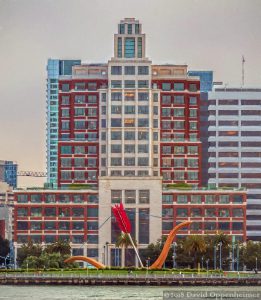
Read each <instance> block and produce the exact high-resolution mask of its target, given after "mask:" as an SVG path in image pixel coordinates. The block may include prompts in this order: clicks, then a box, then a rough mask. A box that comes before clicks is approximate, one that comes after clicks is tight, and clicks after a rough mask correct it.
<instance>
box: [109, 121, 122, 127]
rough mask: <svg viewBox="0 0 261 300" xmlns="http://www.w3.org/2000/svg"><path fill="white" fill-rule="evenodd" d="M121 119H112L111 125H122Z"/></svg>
mask: <svg viewBox="0 0 261 300" xmlns="http://www.w3.org/2000/svg"><path fill="white" fill-rule="evenodd" d="M121 126H122V124H121V119H111V127H121Z"/></svg>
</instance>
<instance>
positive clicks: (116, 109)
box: [111, 105, 149, 115]
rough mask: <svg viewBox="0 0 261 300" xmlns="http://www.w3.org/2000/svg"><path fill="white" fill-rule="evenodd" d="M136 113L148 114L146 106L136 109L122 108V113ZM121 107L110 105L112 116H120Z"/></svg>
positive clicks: (129, 106) (132, 107)
mask: <svg viewBox="0 0 261 300" xmlns="http://www.w3.org/2000/svg"><path fill="white" fill-rule="evenodd" d="M136 110H137V112H138V114H144V115H147V114H149V106H148V105H139V106H138V107H137V109H136V107H135V105H125V106H124V113H125V114H135V112H136ZM122 111H123V110H122V106H121V105H112V106H111V113H112V114H121V113H122Z"/></svg>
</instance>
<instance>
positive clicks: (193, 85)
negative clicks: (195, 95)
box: [189, 83, 198, 92]
mask: <svg viewBox="0 0 261 300" xmlns="http://www.w3.org/2000/svg"><path fill="white" fill-rule="evenodd" d="M197 90H198V89H197V84H196V83H190V84H189V91H190V92H196V91H197Z"/></svg>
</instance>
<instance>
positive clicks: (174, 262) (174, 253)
mask: <svg viewBox="0 0 261 300" xmlns="http://www.w3.org/2000/svg"><path fill="white" fill-rule="evenodd" d="M176 247H177V243H176V242H174V243H173V256H172V259H173V269H175V268H176Z"/></svg>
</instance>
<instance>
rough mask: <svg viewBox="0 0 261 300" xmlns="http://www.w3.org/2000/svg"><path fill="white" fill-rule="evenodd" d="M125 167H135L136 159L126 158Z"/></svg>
mask: <svg viewBox="0 0 261 300" xmlns="http://www.w3.org/2000/svg"><path fill="white" fill-rule="evenodd" d="M124 165H125V166H135V158H134V157H125V158H124Z"/></svg>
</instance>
